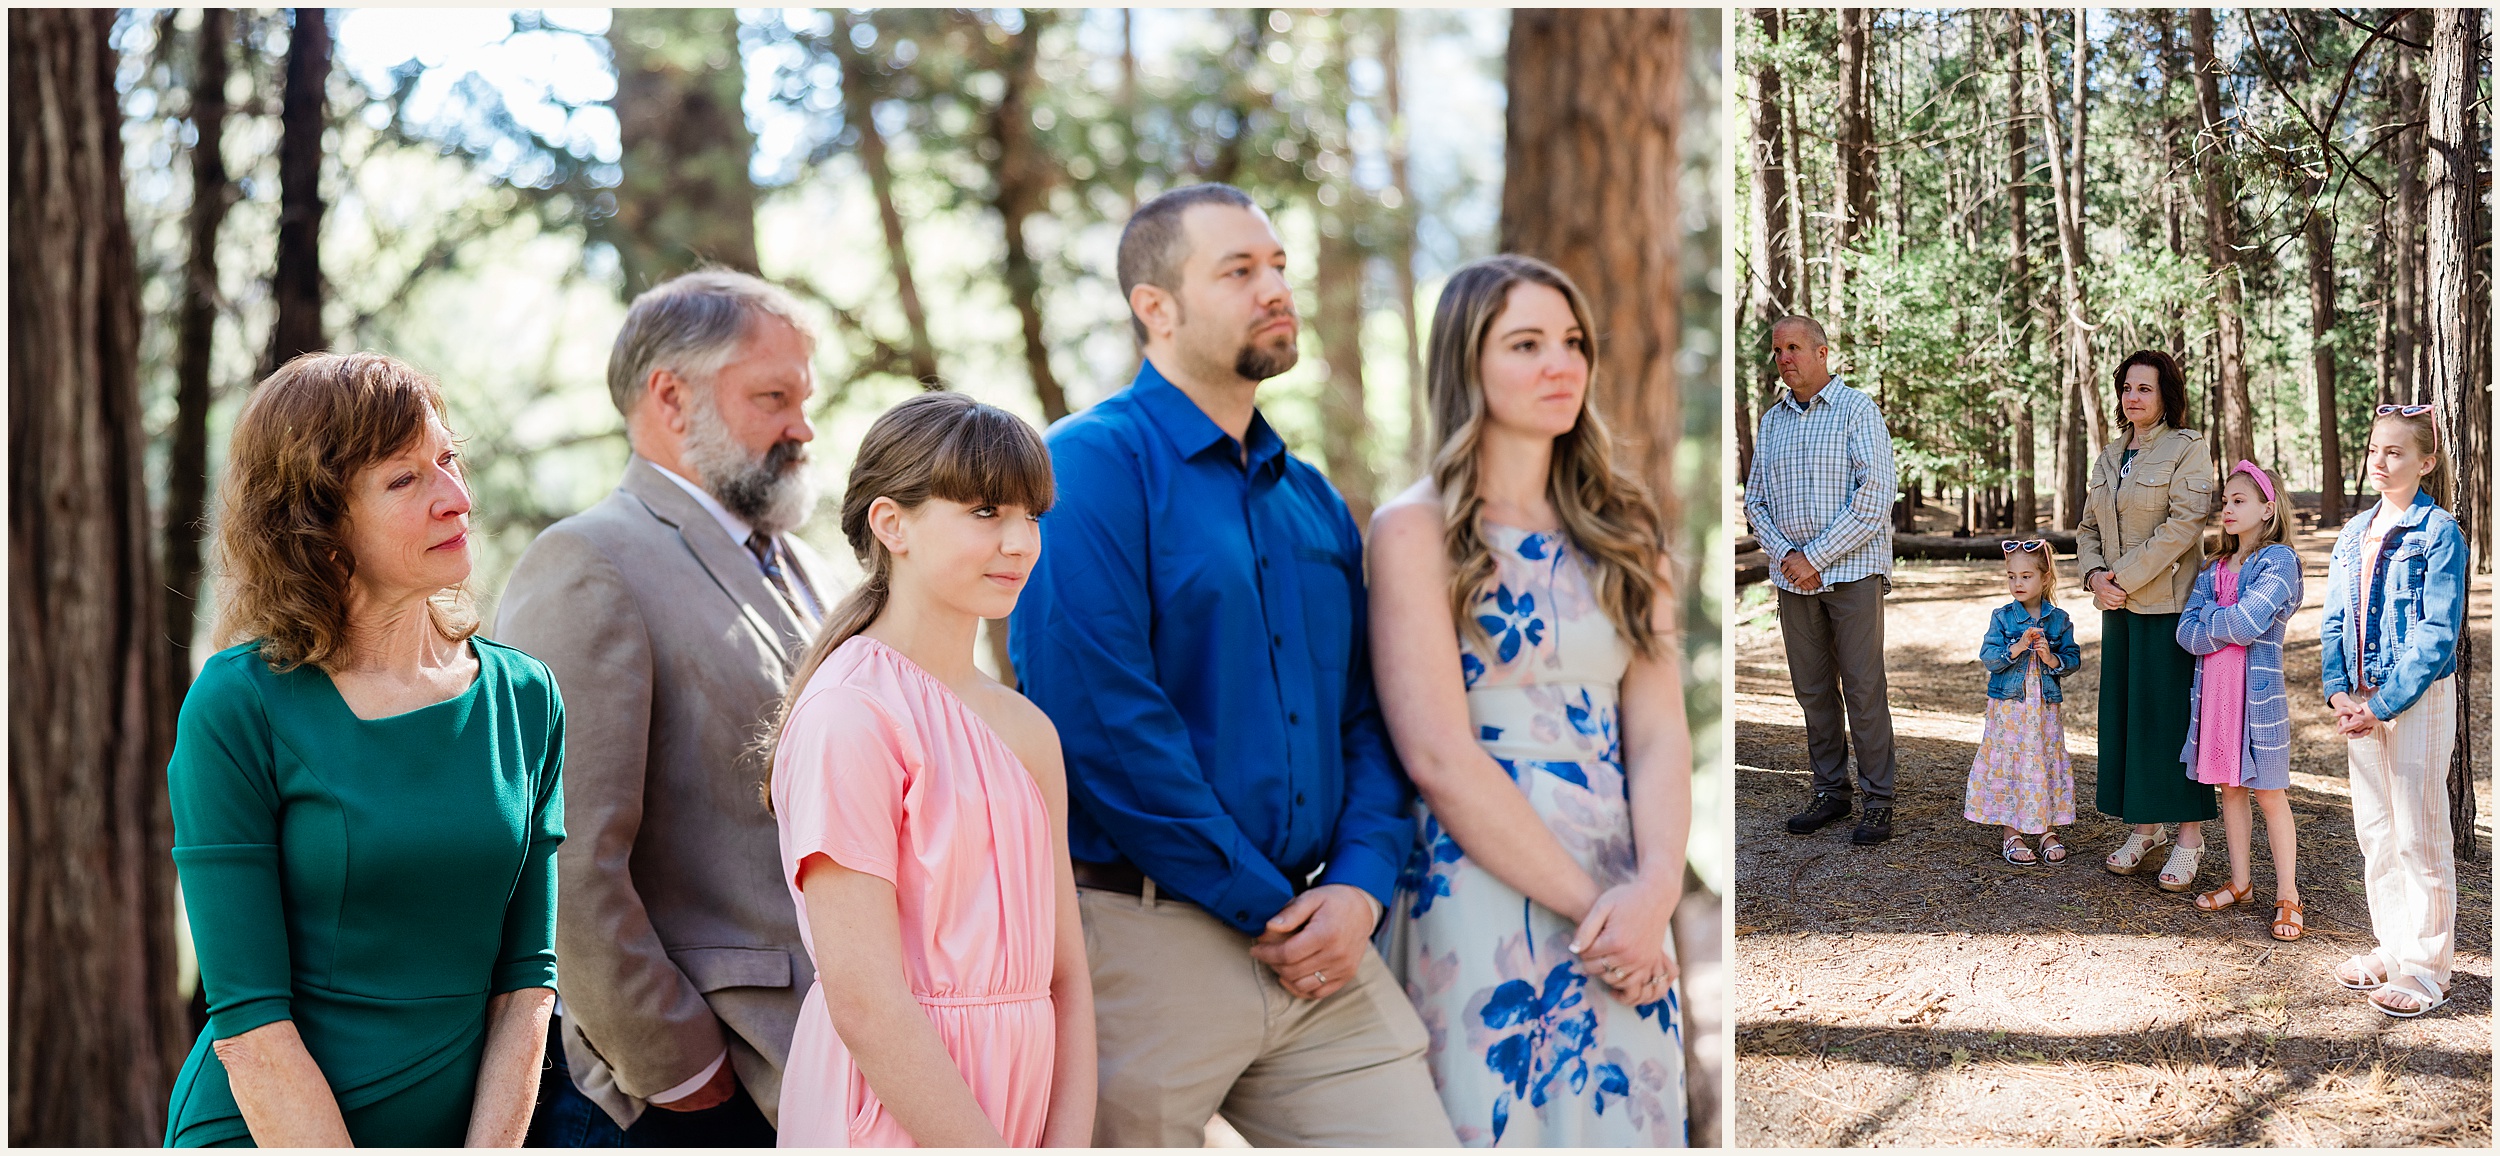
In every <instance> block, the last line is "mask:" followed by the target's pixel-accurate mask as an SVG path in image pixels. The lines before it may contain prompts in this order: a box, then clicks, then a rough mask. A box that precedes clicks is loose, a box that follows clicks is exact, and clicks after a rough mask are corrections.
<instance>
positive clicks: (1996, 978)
mask: <svg viewBox="0 0 2500 1156" xmlns="http://www.w3.org/2000/svg"><path fill="white" fill-rule="evenodd" d="M2333 544H2334V542H2333V537H2332V535H2331V534H2317V533H2311V534H2304V535H2302V536H2301V539H2300V540H2299V541H2298V542H2297V543H2296V545H2297V547H2298V548H2299V549H2300V551H2301V553H2302V555H2303V557H2304V559H2305V560H2306V562H2307V565H2306V566H2305V567H2304V571H2305V576H2306V581H2307V588H2308V589H2307V601H2306V603H2305V604H2304V605H2303V607H2302V608H2301V610H2300V611H2299V612H2298V614H2297V615H2296V616H2295V617H2294V619H2293V623H2292V629H2291V638H2292V640H2293V641H2292V643H2291V644H2290V645H2289V646H2287V647H2286V655H2285V661H2286V666H2287V668H2288V669H2286V671H2285V672H2284V673H2285V677H2286V680H2287V681H2288V682H2289V684H2290V685H2291V686H2293V687H2296V688H2297V687H2303V686H2306V687H2312V688H2314V687H2315V686H2316V685H2317V682H2318V619H2319V604H2320V600H2321V597H2322V595H2323V594H2324V591H2325V585H2326V557H2327V553H2328V551H2329V550H2330V549H2331V548H2332V546H2333ZM2071 561H2072V560H2071V559H2066V560H2063V561H2062V562H2061V568H2062V569H2063V570H2065V571H2066V573H2067V577H2068V580H2069V582H2071V581H2072V566H2071ZM1766 590H1767V588H1766V587H1751V588H1749V589H1748V591H1747V594H1746V597H1744V598H1742V599H1740V605H1739V608H1738V612H1737V617H1738V622H1739V625H1738V630H1737V652H1736V696H1735V704H1734V705H1735V743H1736V840H1737V845H1736V887H1735V891H1736V895H1737V900H1736V904H1737V908H1736V924H1737V926H1736V934H1737V937H1738V938H1737V941H1736V953H1735V955H1736V967H1735V971H1736V992H1735V1001H1734V1002H1735V1008H1736V1026H1737V1043H1736V1052H1737V1061H1736V1068H1737V1084H1736V1087H1737V1091H1736V1119H1735V1121H1734V1126H1733V1128H1732V1129H1731V1136H1732V1139H1733V1142H1734V1143H1736V1144H1740V1145H1746V1146H1774V1145H1776V1146H1837V1145H1856V1144H1887V1145H1979V1144H1984V1145H1991V1146H2004V1145H2017V1144H2020V1145H2064V1146H2095V1145H2112V1144H2267V1145H2297V1146H2302V1147H2310V1146H2328V1145H2337V1146H2341V1145H2387V1146H2393V1145H2412V1144H2457V1145H2472V1146H2477V1147H2481V1146H2488V1145H2489V1144H2490V1143H2491V1134H2492V1133H2491V1113H2492V1084H2491V1079H2492V1035H2491V1026H2492V1025H2491V1000H2492V982H2491V980H2492V965H2491V858H2490V847H2491V830H2492V826H2491V814H2492V795H2491V786H2490V783H2491V780H2490V763H2489V757H2490V756H2489V748H2488V745H2487V744H2486V745H2484V747H2483V748H2482V751H2481V753H2480V755H2479V757H2478V760H2477V763H2478V765H2477V767H2476V771H2477V779H2478V782H2477V794H2478V796H2479V801H2478V813H2479V815H2480V816H2481V819H2480V821H2479V822H2478V824H2477V826H2478V827H2479V829H2480V830H2481V831H2482V836H2481V844H2482V848H2483V850H2482V852H2481V853H2480V855H2479V856H2478V857H2477V859H2476V860H2475V861H2472V862H2468V863H2462V864H2460V865H2459V866H2460V870H2459V876H2460V882H2461V886H2460V891H2461V893H2462V898H2461V901H2460V909H2459V912H2458V915H2459V928H2458V932H2459V949H2458V953H2457V965H2456V978H2455V984H2454V991H2453V993H2452V996H2453V999H2452V1002H2451V1003H2450V1004H2449V1005H2448V1006H2447V1007H2445V1008H2442V1009H2440V1010H2439V1011H2437V1012H2434V1013H2432V1014H2431V1015H2429V1016H2426V1017H2424V1018H2422V1019H2418V1020H2411V1021H2399V1020H2393V1019H2389V1018H2387V1017H2386V1016H2383V1015H2381V1014H2379V1013H2378V1012H2376V1011H2374V1010H2372V1009H2371V1008H2370V1007H2369V1006H2368V1005H2367V1004H2366V1003H2364V1002H2363V1001H2362V1000H2361V998H2360V997H2358V996H2356V995H2352V994H2350V993H2347V992H2345V991H2343V990H2342V989H2341V988H2338V987H2336V986H2335V984H2334V983H2333V981H2332V980H2330V979H2328V978H2327V976H2326V974H2325V969H2326V968H2327V967H2329V966H2330V965H2331V964H2332V963H2333V962H2334V961H2336V960H2340V959H2342V958H2344V957H2345V956H2347V955H2350V954H2353V953H2355V952H2358V951H2363V950H2367V949H2368V947H2369V946H2370V942H2371V940H2370V936H2369V917H2368V912H2367V909H2366V907H2365V906H2364V904H2363V901H2362V897H2361V882H2360V880H2361V854H2360V851H2359V849H2358V848H2357V846H2356V845H2355V844H2354V842H2353V833H2352V810H2351V799H2350V792H2349V790H2348V789H2347V787H2346V783H2345V775H2344V753H2343V744H2342V742H2340V741H2339V740H2337V739H2336V738H2335V737H2334V734H2333V731H2332V728H2331V726H2330V724H2331V722H2332V716H2331V715H2329V714H2328V713H2327V712H2326V711H2325V710H2324V708H2322V707H2314V705H2313V703H2314V695H2313V696H2310V697H2308V698H2303V697H2300V696H2298V695H2295V697H2294V709H2295V715H2294V727H2295V743H2294V762H2293V789H2292V791H2291V797H2292V807H2293V811H2294V814H2295V815H2296V816H2297V822H2298V825H2299V829H2300V851H2301V881H2302V884H2303V887H2302V891H2303V893H2304V894H2303V899H2304V900H2305V901H2306V902H2307V905H2308V912H2309V925H2310V933H2309V935H2308V937H2307V938H2306V939H2304V940H2302V941H2301V942H2299V943H2295V944H2278V943H2276V942H2274V941H2273V940H2272V939H2271V938H2269V937H2268V935H2267V933H2266V921H2267V918H2268V915H2269V914H2270V913H2271V903H2270V902H2267V903H2265V904H2263V905H2262V906H2260V907H2258V908H2256V909H2253V910H2247V909H2235V910H2233V911H2229V912H2225V913H2222V914H2218V915H2207V914H2204V913H2201V912H2198V911H2196V910H2195V909H2194V908H2193V907H2192V906H2191V905H2190V903H2189V897H2188V896H2186V895H2171V894H2167V893H2164V892H2162V891H2160V890H2159V889H2157V888H2156V887H2155V886H2154V884H2153V874H2154V872H2153V871H2151V870H2147V871H2146V872H2144V873H2143V874H2142V875H2141V876H2139V877H2135V878H2122V877H2119V876H2115V875H2111V874H2109V873H2107V872H2105V871H2103V870H2102V869H2101V867H2100V857H2101V855H2102V854H2104V853H2105V852H2107V851H2108V850H2109V849H2110V848H2111V847H2114V846H2116V845H2117V843H2118V842H2119V840H2121V839H2123V838H2124V837H2125V828H2124V827H2123V826H2122V825H2121V824H2119V823H2118V822H2116V821H2115V820H2112V819H2108V818H2105V817H2103V816H2101V815H2099V814H2098V813H2096V812H2094V811H2093V810H2092V808H2091V800H2092V792H2093V784H2094V781H2095V779H2094V776H2095V773H2096V770H2097V763H2096V759H2095V758H2094V757H2093V756H2094V751H2095V749H2096V748H2095V745H2094V742H2093V721H2094V712H2095V710H2096V702H2097V695H2096V687H2095V683H2096V681H2097V670H2098V667H2099V658H2100V656H2099V650H2100V646H2099V643H2100V637H2099V636H2100V615H2099V614H2098V613H2096V612H2093V611H2092V610H2091V609H2090V608H2089V603H2088V601H2087V600H2085V599H2084V598H2082V597H2081V596H2079V595H2078V594H2077V593H2076V592H2075V591H2073V590H2072V589H2071V588H2070V589H2069V590H2067V591H2066V592H2065V596H2064V598H2063V600H2062V604H2063V605H2065V606H2066V607H2067V609H2068V611H2069V613H2072V614H2073V615H2074V616H2075V623H2076V627H2077V635H2078V639H2079V641H2080V642H2081V643H2082V645H2083V650H2084V662H2085V666H2086V667H2087V669H2085V670H2084V671H2083V672H2082V674H2081V675H2080V676H2079V677H2077V678H2076V679H2074V680H2073V681H2072V682H2070V683H2069V684H2068V687H2067V692H2066V706H2065V718H2066V733H2067V738H2068V746H2069V750H2070V751H2071V752H2072V754H2073V755H2074V763H2075V780H2076V782H2075V793H2076V812H2077V816H2078V818H2079V820H2080V821H2079V822H2077V823H2076V824H2075V825H2074V826H2073V827H2072V828H2069V829H2068V832H2067V841H2068V842H2069V843H2070V844H2071V845H2072V846H2073V847H2074V849H2075V854H2074V857H2073V858H2071V859H2069V860H2068V861H2067V862H2066V863H2065V864H2063V865H2058V866H2046V865H2044V866H2033V867H2015V866H2011V865H2008V864H2007V863H2005V862H2004V861H2003V860H2002V859H2000V858H1999V857H1998V856H1997V833H1996V829H1995V828H1994V827H1983V826H1981V825H1979V824H1976V823H1971V822H1968V821H1966V820H1964V819H1963V818H1962V793H1963V785H1964V782H1965V779H1966V776H1967V775H1968V773H1969V770H1970V762H1971V756H1972V753H1973V751H1974V748H1975V744H1976V743H1977V741H1978V738H1979V734H1980V719H1981V717H1982V712H1983V710H1984V704H1985V700H1986V682H1985V680H1984V678H1983V677H1981V672H1980V669H1979V665H1978V662H1977V659H1976V655H1977V654H1978V650H1979V639H1980V636H1981V634H1982V633H1983V632H1984V631H1985V629H1986V625H1987V616H1988V613H1989V612H1990V611H1991V610H1992V609H1994V608H1995V607H1996V606H1998V605H2001V604H2003V603H2004V601H2005V598H2006V595H2005V591H2004V580H2003V569H2002V567H2001V566H2000V565H1998V564H1996V563H1993V562H1990V563H1959V562H1952V563H1915V564H1904V565H1903V566H1902V567H1901V568H1900V570H1899V571H1898V572H1897V573H1896V575H1895V585H1894V588H1893V594H1892V598H1891V603H1890V606H1891V609H1890V617H1889V618H1888V619H1887V623H1886V626H1887V655H1888V659H1889V672H1890V678H1891V690H1892V704H1893V716H1894V720H1895V725H1896V728H1897V730H1898V731H1899V745H1900V776H1899V782H1898V784H1897V792H1898V796H1899V797H1898V799H1897V800H1896V807H1897V818H1896V822H1895V829H1896V831H1897V834H1896V836H1895V838H1894V839H1893V841H1892V842H1890V843H1887V844H1885V845H1883V846H1880V847H1875V848H1859V847H1853V846H1851V845H1850V844H1849V842H1848V832H1849V826H1850V825H1849V824H1847V823H1842V824H1838V825H1835V826H1833V827H1829V828H1825V829H1824V830H1823V831H1822V832H1819V833H1817V834H1814V835H1809V836H1803V837H1799V836H1792V835H1790V834H1788V833H1787V831H1786V830H1785V829H1784V828H1783V827H1782V826H1781V820H1782V819H1784V818H1785V817H1786V816H1788V815H1789V814H1791V813H1793V812H1794V811H1796V810H1798V809H1799V808H1801V807H1802V806H1803V805H1804V803H1805V800H1806V784H1807V781H1808V775H1807V763H1806V756H1805V738H1804V729H1803V726H1804V724H1803V718H1802V716H1801V715H1799V714H1798V713H1797V710H1796V704H1795V702H1794V701H1793V699H1792V698H1791V696H1790V690H1789V685H1788V675H1787V662H1786V658H1785V656H1784V654H1783V652H1782V650H1781V646H1780V641H1779V634H1778V631H1777V629H1776V627H1777V622H1778V619H1777V614H1776V610H1775V609H1773V608H1772V606H1771V604H1770V603H1769V602H1768V601H1766V600H1765V597H1764V593H1763V592H1764V591H1766ZM2491 603H2492V599H2491V587H2490V580H2489V579H2480V580H2478V581H2477V582H2476V589H2475V594H2474V609H2475V614H2474V619H2473V622H2472V630H2473V633H2474V635H2475V638H2476V654H2477V659H2478V661H2477V663H2476V665H2477V667H2478V668H2479V673H2478V675H2477V693H2476V695H2475V698H2476V700H2477V701H2476V703H2475V704H2474V709H2475V718H2476V724H2477V729H2478V731H2479V733H2482V734H2486V735H2488V734H2489V733H2490V718H2489V711H2488V704H2489V701H2490V699H2489V694H2488V691H2487V690H2485V689H2483V688H2487V687H2489V686H2490V682H2489V681H2488V680H2489V677H2490V674H2489V671H2490V666H2489V655H2490V641H2489V640H2490V637H2491V630H2490V627H2491V619H2490V609H2491ZM2211 830H2212V845H2213V847H2214V851H2213V852H2211V853H2210V854H2209V855H2208V856H2207V858H2206V861H2205V873H2204V874H2203V875H2202V876H2200V884H2201V885H2202V886H2201V887H2200V889H2203V888H2207V887H2213V886H2219V885H2220V882H2221V881H2223V880H2224V879H2226V878H2227V872H2228V867H2227V863H2226V861H2225V857H2224V855H2223V853H2222V849H2221V848H2222V834H2221V830H2220V827H2219V825H2218V824H2217V825H2215V826H2214V827H2213V828H2211ZM2256 842H2257V849H2256V852H2255V861H2254V863H2253V864H2252V867H2253V874H2254V878H2255V880H2256V881H2257V884H2258V886H2257V890H2258V891H2259V893H2260V898H2261V899H2265V900H2270V899H2271V894H2272V878H2273V875H2272V872H2273V864H2272V862H2271V860H2270V858H2269V857H2268V855H2267V853H2266V850H2265V841H2264V829H2263V823H2262V821H2260V822H2259V825H2258V833H2257V840H2256Z"/></svg>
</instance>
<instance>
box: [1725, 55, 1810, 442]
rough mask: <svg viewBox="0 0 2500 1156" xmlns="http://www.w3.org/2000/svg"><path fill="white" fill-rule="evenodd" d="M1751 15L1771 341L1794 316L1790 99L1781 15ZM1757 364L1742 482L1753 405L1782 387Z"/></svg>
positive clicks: (1759, 207) (1741, 392)
mask: <svg viewBox="0 0 2500 1156" xmlns="http://www.w3.org/2000/svg"><path fill="white" fill-rule="evenodd" d="M1748 11H1749V12H1751V13H1752V15H1753V19H1754V23H1755V24H1756V25H1757V26H1758V27H1759V28H1760V29H1761V35H1762V47H1763V51H1764V52H1765V53H1766V55H1765V56H1764V58H1763V59H1762V60H1761V61H1759V62H1757V63H1756V64H1755V65H1754V70H1753V76H1752V80H1753V121H1752V135H1751V136H1750V137H1748V138H1747V141H1746V148H1747V150H1748V151H1747V154H1746V155H1747V157H1748V158H1749V160H1750V162H1751V164H1752V166H1753V173H1752V177H1753V180H1752V197H1753V206H1752V207H1753V212H1752V214H1751V220H1750V222H1749V224H1750V225H1751V227H1752V230H1753V232H1752V236H1751V237H1750V238H1749V240H1750V244H1751V248H1752V250H1753V263H1752V269H1751V276H1750V277H1749V278H1748V281H1749V285H1748V288H1749V289H1750V291H1751V295H1752V297H1753V314H1754V321H1755V323H1756V324H1758V325H1760V326H1761V327H1762V329H1763V332H1764V334H1765V335H1766V336H1767V335H1768V334H1769V332H1770V328H1771V326H1772V325H1773V324H1774V323H1776V322H1778V321H1779V319H1780V318H1781V317H1784V316H1786V315H1788V314H1789V313H1791V312H1793V311H1794V306H1793V305H1791V303H1790V284H1791V282H1790V281H1789V276H1790V271H1791V269H1792V268H1793V266H1794V263H1795V258H1794V257H1792V256H1791V255H1790V253H1789V244H1790V241H1789V235H1788V213H1789V206H1788V198H1789V189H1788V158H1787V157H1786V156H1785V155H1783V154H1782V151H1781V147H1780V146H1781V141H1782V139H1783V138H1784V137H1785V136H1786V135H1787V128H1786V126H1785V124H1784V123H1783V122H1784V120H1785V112H1786V109H1785V107H1784V106H1785V102H1786V101H1787V99H1788V94H1787V93H1786V92H1785V91H1783V90H1782V89H1781V87H1780V73H1779V67H1778V66H1777V65H1775V64H1773V63H1772V62H1771V59H1770V58H1769V56H1768V55H1767V53H1769V52H1770V51H1771V50H1773V49H1776V48H1777V47H1778V46H1779V42H1780V32H1781V26H1782V23H1783V21H1782V18H1781V15H1780V10H1779V9H1777V8H1753V9H1748ZM1753 360H1754V361H1755V368H1754V371H1753V373H1752V378H1751V380H1748V381H1746V382H1743V383H1740V384H1739V385H1738V387H1737V391H1736V394H1737V396H1736V476H1738V477H1740V478H1741V477H1746V476H1749V475H1750V474H1751V473H1752V471H1753V435H1754V430H1753V421H1752V416H1753V415H1752V408H1753V407H1752V406H1751V405H1750V404H1748V403H1749V402H1750V400H1751V399H1752V397H1753V396H1754V395H1755V394H1756V393H1757V392H1758V393H1759V394H1761V395H1762V396H1765V397H1767V396H1769V395H1770V393H1771V391H1772V390H1773V389H1774V388H1776V387H1777V384H1778V381H1779V377H1778V374H1777V373H1776V372H1775V371H1774V370H1773V369H1772V367H1771V362H1770V359H1769V358H1757V359H1753Z"/></svg>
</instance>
